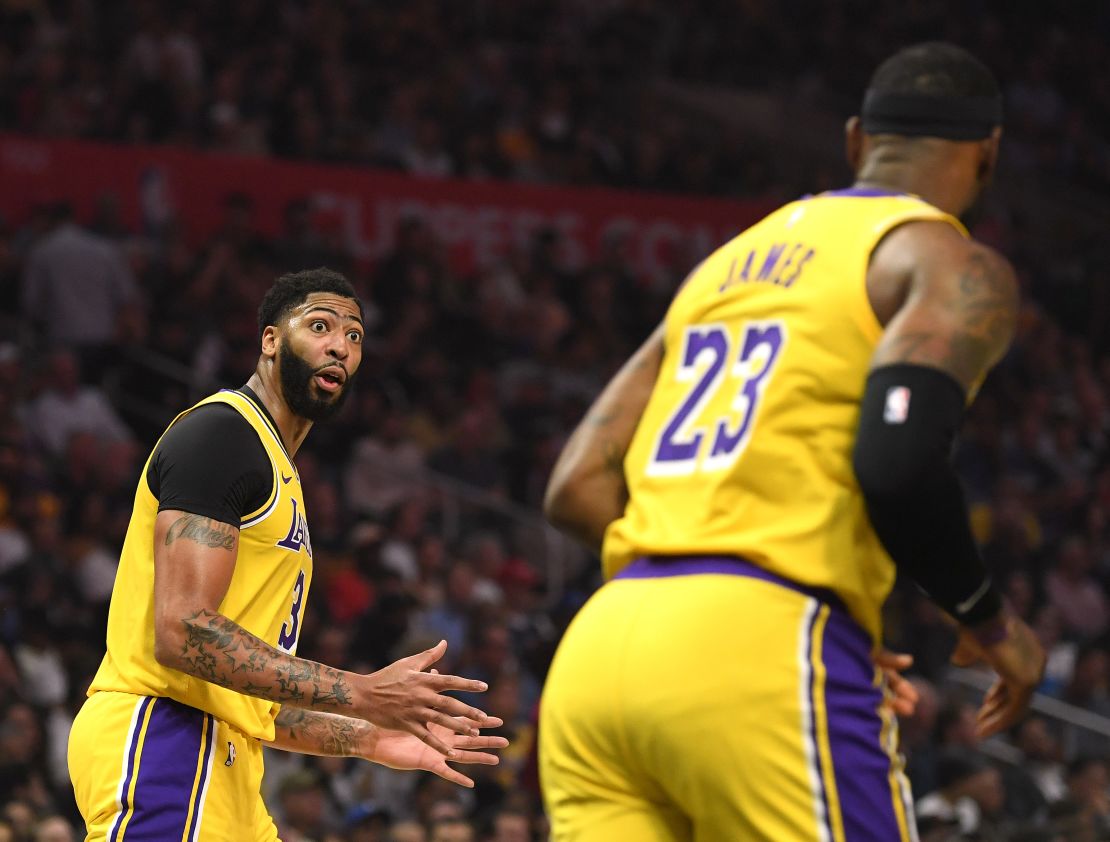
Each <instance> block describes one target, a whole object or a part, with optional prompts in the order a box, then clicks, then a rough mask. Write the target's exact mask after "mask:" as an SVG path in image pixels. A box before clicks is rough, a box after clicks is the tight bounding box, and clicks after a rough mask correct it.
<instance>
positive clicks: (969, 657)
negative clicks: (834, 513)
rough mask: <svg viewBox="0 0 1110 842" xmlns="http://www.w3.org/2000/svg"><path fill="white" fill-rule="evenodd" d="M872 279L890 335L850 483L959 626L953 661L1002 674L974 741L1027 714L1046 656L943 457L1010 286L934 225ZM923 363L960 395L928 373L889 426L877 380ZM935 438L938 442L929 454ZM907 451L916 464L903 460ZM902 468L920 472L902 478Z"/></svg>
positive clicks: (1012, 304)
mask: <svg viewBox="0 0 1110 842" xmlns="http://www.w3.org/2000/svg"><path fill="white" fill-rule="evenodd" d="M867 283H868V293H869V295H870V297H871V301H872V304H873V305H874V307H875V312H876V315H878V316H879V319H880V321H882V322H884V323H885V324H886V331H885V333H884V334H883V337H882V340H881V341H880V342H879V345H878V347H877V349H876V351H875V355H874V358H873V360H872V375H871V378H870V379H869V381H868V387H867V392H866V393H865V395H864V399H863V406H862V407H861V425H860V433H859V437H858V438H857V447H856V454H855V457H856V461H855V465H856V467H857V478H859V479H860V487H861V490H862V491H863V494H864V498H865V500H866V502H867V506H868V512H869V515H870V517H871V521H872V525H873V526H874V527H875V531H876V533H877V534H878V535H879V536H880V538H881V540H882V541H883V543H884V545H885V546H886V547H887V550H888V552H890V554H891V557H892V558H893V559H894V561H895V563H896V564H898V566H899V569H900V570H902V571H903V572H905V573H908V574H909V575H910V576H911V577H912V578H914V580H915V581H916V582H917V583H918V584H919V585H921V586H922V587H923V588H925V590H926V591H927V592H928V593H929V594H930V595H931V596H932V597H933V599H934V600H936V601H937V602H938V603H940V604H941V605H943V606H944V607H946V608H948V610H949V611H951V612H952V614H953V615H954V616H956V617H958V618H960V621H961V623H962V625H961V633H960V645H959V648H958V650H957V652H956V654H955V656H954V658H953V660H954V661H955V662H956V663H957V664H960V665H967V664H969V663H970V662H971V661H973V660H976V659H981V660H983V661H985V662H986V663H987V664H988V665H989V666H990V667H992V668H993V669H994V671H995V672H996V673H997V675H998V679H997V681H996V682H995V684H994V686H993V687H992V688H991V690H990V691H989V692H988V693H987V696H986V698H985V699H984V701H983V704H982V706H981V707H980V709H979V715H978V721H977V731H978V734H979V736H981V737H986V736H990V735H991V734H995V733H998V732H1000V731H1002V730H1005V729H1006V728H1009V727H1010V726H1012V725H1013V724H1014V723H1015V722H1017V721H1018V720H1019V719H1020V718H1021V717H1022V716H1023V715H1024V712H1025V710H1026V708H1027V706H1028V703H1029V700H1030V698H1031V697H1032V695H1033V691H1034V689H1035V688H1036V686H1037V685H1038V684H1039V683H1040V680H1041V675H1042V674H1043V671H1044V664H1045V655H1044V652H1043V651H1042V649H1041V646H1040V644H1039V643H1038V642H1037V638H1036V635H1035V634H1034V633H1033V631H1032V629H1030V628H1029V627H1028V626H1027V625H1026V624H1025V623H1024V622H1022V620H1021V619H1020V618H1018V617H1016V616H1014V615H1012V614H1010V613H1009V612H1008V611H1007V610H1005V609H1004V608H1000V605H1001V600H1000V599H999V597H998V595H997V592H996V590H995V589H994V587H993V585H992V584H991V581H990V578H989V575H988V574H987V572H986V570H985V568H984V566H983V564H982V560H981V557H980V555H979V552H978V549H977V548H976V546H975V542H974V538H973V535H972V532H971V528H970V524H969V523H968V520H967V511H966V504H965V502H964V497H963V490H962V488H961V486H960V483H959V479H958V478H957V476H956V474H955V471H954V468H953V467H952V465H951V461H950V453H951V449H952V448H951V444H952V436H953V435H954V434H955V430H956V428H957V427H958V426H959V421H960V416H961V414H962V409H963V405H962V404H963V401H962V400H961V398H962V397H963V396H966V395H967V394H971V393H973V391H974V389H975V388H976V387H977V386H978V384H979V383H980V382H982V379H983V378H984V377H985V376H986V374H987V372H988V371H989V370H990V368H991V367H992V366H993V365H994V364H995V363H997V362H998V361H999V360H1000V359H1001V358H1002V356H1003V355H1004V354H1005V353H1006V349H1007V348H1008V347H1009V345H1010V341H1011V340H1012V338H1013V335H1014V329H1015V324H1016V322H1017V313H1018V306H1019V298H1018V289H1017V284H1016V282H1015V279H1014V273H1013V270H1012V269H1011V268H1010V265H1009V263H1007V261H1006V260H1005V259H1004V258H1003V257H1001V256H1000V255H998V254H997V253H995V252H994V251H993V250H992V249H990V248H987V247H986V246H983V245H981V244H978V243H975V242H973V241H970V240H967V239H965V238H964V237H962V236H960V235H959V234H958V233H957V232H956V231H955V230H954V229H952V227H951V226H949V225H946V224H938V223H912V224H908V225H905V226H902V227H901V228H899V229H896V230H895V231H894V232H893V233H891V234H890V236H888V237H887V238H886V240H884V242H883V243H882V244H880V246H879V247H878V248H877V249H876V250H875V254H874V256H873V258H872V262H871V266H870V269H869V272H868V278H867ZM918 367H925V368H926V369H936V370H938V371H940V372H942V373H943V374H945V375H948V378H950V379H951V380H953V381H955V382H956V383H957V384H958V385H959V386H960V387H961V389H962V393H958V392H957V390H956V389H954V388H951V387H949V389H948V390H947V391H937V392H935V393H933V392H929V391H928V389H929V386H928V385H927V383H929V382H935V381H936V380H938V379H939V380H940V381H941V384H940V385H943V380H944V379H946V378H940V377H939V375H936V373H935V372H929V374H930V375H931V380H925V379H918V380H917V382H918V383H919V384H920V385H921V386H922V391H921V392H919V394H918V396H917V397H916V398H915V400H916V401H917V402H918V404H917V408H916V409H914V410H913V412H914V413H915V415H914V416H913V417H909V418H908V419H907V417H903V418H902V419H901V420H900V421H897V422H893V423H892V422H888V421H887V420H886V418H885V412H884V408H883V405H884V396H883V395H882V393H881V391H879V390H877V389H875V388H874V387H875V383H876V382H877V380H876V379H877V378H882V377H883V375H884V374H885V373H886V374H889V373H891V372H895V371H897V372H899V373H898V374H896V375H891V376H892V378H895V377H896V378H905V377H908V376H910V375H909V374H908V372H910V371H912V370H913V369H915V368H918ZM917 374H918V375H920V374H921V372H920V371H918V372H917ZM899 382H901V380H899ZM873 390H874V391H873ZM869 395H870V398H869ZM886 400H887V401H888V402H889V392H888V393H887V395H886ZM909 405H910V406H913V404H909ZM945 407H947V409H946V408H945ZM907 420H908V421H909V422H910V423H907V424H905V425H904V427H903V422H906V421H907ZM900 428H902V429H900ZM865 433H866V438H865ZM931 441H935V442H936V444H937V446H935V447H926V446H924V445H925V443H926V442H931ZM865 445H866V446H865ZM891 445H897V446H895V447H891ZM884 447H885V450H884V449H883V448H884ZM868 448H873V451H872V452H871V453H867V450H868ZM907 453H918V454H920V455H921V456H922V458H920V459H917V458H916V457H914V459H904V458H903V456H904V455H905V454H907ZM915 460H916V461H915ZM905 464H911V465H914V466H915V470H914V471H906V470H901V471H900V470H899V466H900V465H905ZM861 469H863V470H862V471H861ZM899 476H902V477H904V479H903V480H901V481H899V480H898V479H897V477H899ZM869 490H870V495H869ZM972 588H974V590H972ZM977 607H978V609H979V610H978V611H977V610H976V609H977Z"/></svg>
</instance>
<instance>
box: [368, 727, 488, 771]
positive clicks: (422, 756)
mask: <svg viewBox="0 0 1110 842" xmlns="http://www.w3.org/2000/svg"><path fill="white" fill-rule="evenodd" d="M502 724H503V723H502V721H501V720H500V719H498V718H497V717H492V716H491V717H487V718H486V719H485V720H483V722H482V724H481V727H483V728H497V727H499V726H500V725H502ZM427 727H428V730H429V731H430V732H431V733H432V734H433V735H434V736H435V737H436V738H437V739H439V740H441V741H442V742H443V743H444V744H446V745H447V746H449V747H450V749H451V751H452V755H451V757H450V758H449V759H450V762H452V763H476V764H478V765H481V766H496V765H497V764H498V763H499V762H500V761H501V758H499V757H498V756H497V755H496V754H490V753H489V752H488V751H481V750H480V749H498V748H505V746H507V745H508V744H509V741H508V740H506V739H505V738H504V737H490V736H482V735H475V734H459V733H456V731H457V730H460V729H461V730H472V729H476V728H477V727H478V723H477V722H475V721H474V720H471V719H462V720H461V721H460V723H459V728H455V729H450V728H446V727H444V726H443V725H437V724H436V723H434V722H429V723H428V726H427ZM366 759H367V760H373V761H374V762H375V763H381V764H382V765H383V766H388V767H390V768H391V769H405V770H413V769H421V770H424V771H426V772H432V773H434V774H436V775H439V776H440V777H441V778H443V779H444V780H445V781H450V782H451V783H453V784H458V785H459V786H465V787H468V788H469V787H473V786H474V781H473V780H471V779H470V778H468V777H467V776H466V775H464V774H463V773H462V772H459V771H458V770H457V769H452V768H451V767H450V766H448V765H447V761H448V758H447V757H444V756H443V754H442V753H441V752H439V751H438V750H436V749H434V748H432V747H431V746H430V745H429V744H427V743H425V742H424V741H422V740H420V739H419V738H417V737H415V736H413V735H412V734H408V733H405V732H403V731H392V730H388V729H385V728H383V729H381V730H380V732H379V735H378V739H377V743H376V744H375V746H374V750H373V751H372V752H371V754H370V755H368V756H367V758H366Z"/></svg>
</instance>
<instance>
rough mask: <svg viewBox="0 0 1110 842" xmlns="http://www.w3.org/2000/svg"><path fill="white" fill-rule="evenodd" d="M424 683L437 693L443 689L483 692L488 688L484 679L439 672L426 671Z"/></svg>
mask: <svg viewBox="0 0 1110 842" xmlns="http://www.w3.org/2000/svg"><path fill="white" fill-rule="evenodd" d="M426 684H427V686H428V687H431V688H432V689H433V690H435V691H436V692H437V693H442V692H443V691H444V690H462V691H464V692H467V693H484V692H486V690H488V689H489V685H488V684H486V682H484V681H477V680H476V679H473V678H463V677H461V676H458V675H442V674H440V673H435V674H434V675H433V674H432V673H428V675H427V678H426Z"/></svg>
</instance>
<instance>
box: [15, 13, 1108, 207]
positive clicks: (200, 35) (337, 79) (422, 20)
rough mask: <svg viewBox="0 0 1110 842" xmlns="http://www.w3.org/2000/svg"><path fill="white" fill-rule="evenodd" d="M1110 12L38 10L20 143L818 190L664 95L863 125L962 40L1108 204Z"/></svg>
mask: <svg viewBox="0 0 1110 842" xmlns="http://www.w3.org/2000/svg"><path fill="white" fill-rule="evenodd" d="M1107 9H1108V7H1107V6H1106V5H1105V4H1104V3H1099V2H1098V1H1097V0H1077V2H1072V3H1067V4H1056V5H1049V6H1044V5H1042V6H1033V5H1030V6H1028V8H1023V9H1022V10H1021V12H1020V14H1015V13H1013V12H1010V13H1007V11H1006V10H1007V7H1005V6H997V7H994V6H992V4H990V3H987V2H984V1H983V0H978V2H969V3H963V4H952V3H946V2H944V0H914V2H912V3H895V2H889V0H791V2H788V3H782V2H774V0H743V2H732V0H696V2H693V3H690V4H687V6H686V7H684V13H683V14H675V13H674V8H673V5H672V4H670V3H667V2H665V0H604V2H597V0H589V2H587V1H586V0H559V2H550V1H549V0H479V2H473V3H451V2H446V0H414V2H407V3H404V4H403V5H401V6H400V7H398V6H391V5H388V4H381V3H366V2H360V0H342V1H341V2H330V0H281V2H277V3H272V2H263V0H246V2H239V3H234V4H231V5H230V6H229V5H228V4H226V3H220V2H217V0H197V1H196V2H191V3H188V4H180V3H171V2H168V0H131V1H130V2H123V3H95V2H91V0H52V1H51V0H21V2H17V3H16V2H12V3H6V4H3V5H0V128H7V129H13V130H17V131H21V132H33V133H37V134H43V135H50V136H79V137H88V138H103V139H110V140H116V141H124V142H129V143H171V144H186V145H190V146H205V147H209V148H213V149H220V150H225V151H230V152H236V153H243V154H274V155H280V156H285V157H291V158H300V159H312V160H323V161H342V162H352V163H365V164H371V165H374V166H377V167H393V168H398V169H402V170H405V171H408V172H412V173H416V174H419V175H425V176H433V177H435V176H446V175H457V176H462V177H467V178H490V177H493V178H513V179H524V180H533V181H549V182H556V183H560V184H566V183H591V184H593V183H606V184H613V185H625V186H635V187H640V188H648V189H655V190H681V191H686V192H692V193H701V194H706V193H710V194H726V195H741V194H749V195H756V194H762V193H765V192H766V191H767V190H769V189H773V188H775V187H776V186H777V185H779V184H781V183H782V182H783V180H784V179H785V180H786V182H787V187H788V189H789V190H792V191H793V190H797V189H801V188H809V187H812V184H803V183H801V182H800V181H799V180H798V174H799V166H798V162H797V161H793V162H785V161H782V160H780V159H778V158H776V157H775V156H774V155H773V150H772V149H770V148H768V147H767V146H766V145H762V144H760V143H758V142H756V141H754V140H753V139H752V137H751V133H750V132H748V133H745V132H739V131H737V130H736V129H735V127H730V126H725V125H720V124H717V123H714V122H711V121H708V120H705V119H702V120H700V121H691V120H689V119H683V117H682V115H681V114H679V113H675V112H674V111H673V109H670V108H667V107H664V106H663V104H662V102H661V101H660V99H659V97H658V93H657V91H656V90H655V88H654V85H653V83H654V82H655V81H656V80H658V79H676V80H679V81H680V82H683V83H688V84H694V85H707V86H717V87H719V86H722V85H728V86H737V87H741V88H747V89H760V90H765V89H767V88H771V89H774V90H775V91H777V92H779V93H780V94H781V95H782V96H784V97H790V98H795V99H798V98H800V99H803V100H808V101H813V102H820V103H821V104H822V105H824V106H825V107H828V106H830V105H831V107H833V108H834V109H836V110H837V111H839V112H841V113H844V114H847V113H848V111H849V110H850V109H851V108H852V107H854V105H855V103H856V102H858V98H859V93H860V91H861V90H862V88H863V86H864V84H865V83H866V79H867V75H868V74H869V73H870V71H871V69H872V68H873V67H874V66H875V64H876V63H877V62H878V61H879V60H881V59H882V58H883V57H885V55H886V54H887V52H888V51H889V47H890V45H891V44H896V43H902V42H905V41H906V40H922V39H925V38H937V37H947V38H952V39H954V40H957V41H959V42H960V43H963V44H966V45H967V46H968V47H970V48H972V49H974V50H976V51H977V52H978V53H979V54H980V55H982V57H983V58H984V59H985V60H986V61H987V62H988V63H989V64H990V65H991V67H993V68H994V69H995V70H996V72H997V73H998V74H999V76H1000V78H1002V79H1005V80H1006V82H1007V85H1006V93H1007V107H1008V116H1009V126H1008V134H1009V137H1010V139H1011V142H1010V144H1009V147H1008V150H1007V153H1006V154H1007V156H1008V157H1009V158H1010V159H1011V160H1012V162H1013V163H1014V164H1015V165H1016V166H1018V167H1020V168H1021V169H1023V170H1026V171H1036V172H1043V173H1046V174H1052V175H1057V176H1061V177H1064V178H1068V179H1071V180H1073V181H1084V182H1087V183H1089V184H1092V185H1094V186H1096V187H1099V188H1102V189H1105V188H1106V187H1107V186H1110V154H1108V147H1107V144H1106V141H1107V128H1108V121H1110V76H1108V74H1107V71H1106V68H1107V67H1108V66H1110V62H1108V61H1107V59H1108V58H1110V55H1108V51H1110V47H1108V46H1107V44H1108V43H1110V40H1108V38H1107V32H1108V29H1110V12H1108V10H1107ZM860 21H866V26H860V25H859V22H860ZM846 56H850V57H851V60H845V57H846ZM804 172H805V170H804V169H803V170H802V173H804Z"/></svg>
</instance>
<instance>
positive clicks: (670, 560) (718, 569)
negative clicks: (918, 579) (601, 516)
mask: <svg viewBox="0 0 1110 842" xmlns="http://www.w3.org/2000/svg"><path fill="white" fill-rule="evenodd" d="M702 573H724V574H726V575H729V576H747V577H748V578H749V579H759V580H760V581H761V582H770V583H771V584H773V585H779V586H780V587H783V588H788V589H789V590H792V591H794V592H796V593H800V594H803V595H804V596H811V597H813V598H814V599H816V600H819V601H821V602H823V603H825V604H826V605H828V606H829V607H831V608H836V609H838V610H841V611H843V610H845V609H844V603H843V602H842V601H841V599H840V597H838V596H837V595H836V594H835V593H833V592H832V591H831V590H829V589H828V588H815V587H810V586H808V585H801V584H798V583H797V582H794V581H792V580H790V579H787V578H785V577H783V576H779V575H778V574H777V573H772V572H771V571H770V570H765V569H764V568H762V567H760V566H759V565H758V564H756V563H755V562H753V561H748V560H747V559H746V558H741V557H740V556H708V555H690V556H640V557H639V558H637V559H636V560H635V561H633V562H632V563H631V564H629V565H628V566H627V567H625V568H624V569H623V570H622V571H621V572H620V573H618V574H617V575H616V576H614V577H613V578H614V579H660V578H665V577H667V576H693V575H697V574H702ZM861 633H862V630H861Z"/></svg>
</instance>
